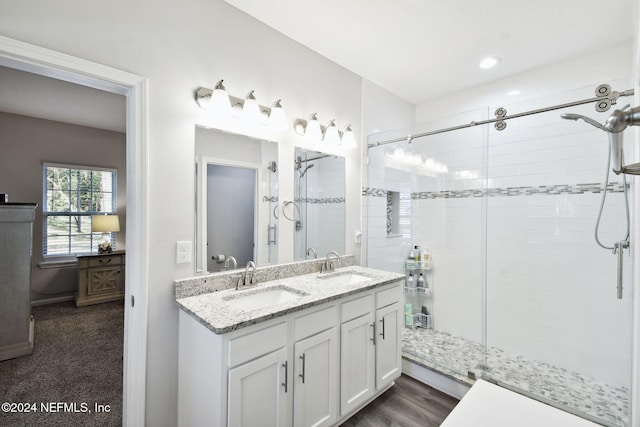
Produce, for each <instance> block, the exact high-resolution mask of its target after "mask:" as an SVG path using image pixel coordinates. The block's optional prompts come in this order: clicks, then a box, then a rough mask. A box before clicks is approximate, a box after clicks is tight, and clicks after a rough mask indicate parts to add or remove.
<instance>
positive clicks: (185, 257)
mask: <svg viewBox="0 0 640 427" xmlns="http://www.w3.org/2000/svg"><path fill="white" fill-rule="evenodd" d="M191 254H192V250H191V241H188V240H185V241H181V242H180V241H179V242H176V264H185V263H188V262H191Z"/></svg>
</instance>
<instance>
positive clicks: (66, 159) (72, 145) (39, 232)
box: [0, 113, 127, 301]
mask: <svg viewBox="0 0 640 427" xmlns="http://www.w3.org/2000/svg"><path fill="white" fill-rule="evenodd" d="M0 151H1V152H2V155H0V186H1V188H0V192H2V193H7V194H9V201H10V202H36V203H38V209H36V220H35V222H34V225H33V257H32V276H31V288H32V291H33V293H32V300H33V301H38V300H47V299H52V298H60V297H69V296H73V295H74V294H75V292H77V290H78V270H77V268H75V267H65V268H48V269H41V268H40V267H39V263H41V262H42V261H43V256H42V240H43V223H42V203H43V194H42V188H43V184H42V173H43V169H42V168H43V162H50V163H62V164H72V165H81V166H98V167H106V168H114V169H116V170H117V181H118V182H117V209H118V216H119V217H120V221H121V222H124V218H125V215H126V206H125V201H126V197H127V194H126V193H127V192H126V184H125V183H126V180H127V171H126V164H125V135H124V134H123V133H120V132H113V131H106V130H101V129H94V128H89V127H86V126H76V125H71V124H67V123H60V122H55V121H51V120H43V119H36V118H32V117H26V116H21V115H16V114H7V113H0ZM120 230H121V231H120V232H119V233H117V234H116V248H117V249H123V248H124V246H125V239H126V224H124V223H121V224H120Z"/></svg>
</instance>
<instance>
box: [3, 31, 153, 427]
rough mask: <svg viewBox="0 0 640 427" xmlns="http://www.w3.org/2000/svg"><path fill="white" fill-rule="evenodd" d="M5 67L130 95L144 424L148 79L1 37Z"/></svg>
mask: <svg viewBox="0 0 640 427" xmlns="http://www.w3.org/2000/svg"><path fill="white" fill-rule="evenodd" d="M0 65H1V66H5V67H8V68H14V69H18V70H22V71H27V72H30V73H34V74H40V75H46V76H48V77H52V78H55V79H59V80H64V81H67V82H71V83H75V84H79V85H81V86H87V87H92V88H96V89H101V90H104V91H107V92H111V93H116V94H120V95H125V96H126V98H127V100H126V109H127V111H126V121H127V138H126V153H127V183H126V187H127V215H126V224H127V225H128V228H129V229H130V230H135V233H129V234H128V235H127V242H126V247H127V258H128V259H127V269H126V278H125V280H126V283H128V284H129V286H127V288H126V291H125V320H124V335H125V340H124V355H123V364H124V365H123V370H124V375H123V394H124V396H123V418H122V423H123V425H125V426H126V425H132V426H133V425H144V420H145V413H144V408H145V379H146V342H147V289H148V273H147V254H148V243H147V241H148V225H147V221H146V219H147V216H148V215H147V212H148V202H147V200H146V194H147V192H148V185H147V182H148V170H147V126H148V125H147V114H146V111H147V80H146V79H145V78H143V77H141V76H137V75H134V74H131V73H128V72H124V71H121V70H117V69H114V68H111V67H107V66H104V65H100V64H97V63H93V62H90V61H85V60H82V59H79V58H75V57H72V56H69V55H66V54H62V53H59V52H55V51H52V50H49V49H44V48H41V47H38V46H34V45H30V44H28V43H23V42H20V41H17V40H12V39H9V38H6V37H0Z"/></svg>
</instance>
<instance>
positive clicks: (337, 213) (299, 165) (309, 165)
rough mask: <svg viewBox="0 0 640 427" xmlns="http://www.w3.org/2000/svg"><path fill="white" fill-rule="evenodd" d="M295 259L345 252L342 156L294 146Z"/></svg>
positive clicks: (343, 167)
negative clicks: (331, 252) (315, 254)
mask: <svg viewBox="0 0 640 427" xmlns="http://www.w3.org/2000/svg"><path fill="white" fill-rule="evenodd" d="M294 169H295V170H294V198H295V210H294V212H295V217H294V221H293V223H294V227H295V238H294V241H295V243H294V258H295V259H296V260H303V259H309V258H313V257H314V252H313V251H312V250H310V248H313V250H314V251H315V252H316V253H317V256H318V257H319V258H323V257H325V256H326V255H327V253H329V251H337V252H338V253H340V254H343V253H344V251H345V241H344V238H345V237H344V236H345V164H344V158H343V157H339V156H335V155H329V154H325V153H321V152H318V151H310V150H305V149H303V148H299V147H296V150H295V159H294Z"/></svg>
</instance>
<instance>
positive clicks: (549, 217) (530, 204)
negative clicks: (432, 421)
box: [484, 82, 632, 426]
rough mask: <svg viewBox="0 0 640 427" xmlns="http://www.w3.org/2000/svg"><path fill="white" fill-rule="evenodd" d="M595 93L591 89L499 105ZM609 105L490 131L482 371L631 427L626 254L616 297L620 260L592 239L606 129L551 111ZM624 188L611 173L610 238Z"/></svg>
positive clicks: (619, 230) (621, 214) (615, 233)
mask: <svg viewBox="0 0 640 427" xmlns="http://www.w3.org/2000/svg"><path fill="white" fill-rule="evenodd" d="M611 84H612V86H613V87H614V88H615V89H617V90H625V89H628V87H629V83H628V82H613V83H611ZM592 94H593V88H592V87H590V88H585V89H581V90H576V91H572V92H569V93H565V94H561V95H558V96H554V97H548V98H544V99H540V100H536V101H535V102H531V103H527V104H524V103H523V104H518V105H512V106H507V110H508V111H509V112H510V113H517V112H521V111H529V110H531V109H535V108H541V107H546V106H549V105H556V104H560V103H563V102H568V101H573V100H576V99H584V98H589V97H591V96H593V95H592ZM614 108H615V107H614ZM619 108H620V107H619ZM612 111H613V108H612V110H610V111H609V112H605V113H596V112H595V111H594V109H593V105H591V104H590V105H585V106H581V107H573V108H570V109H566V110H565V109H563V110H561V111H554V112H547V113H542V114H536V115H535V116H530V117H527V118H522V119H518V120H514V121H511V122H509V125H508V128H507V129H506V130H505V131H502V132H498V131H496V130H494V129H493V128H491V129H490V135H489V145H488V158H487V166H488V169H487V170H488V172H487V177H488V199H487V237H486V244H487V247H486V257H487V260H486V261H487V265H486V274H487V285H486V286H487V295H486V300H487V305H486V327H487V369H486V371H485V372H484V376H485V377H486V378H487V379H489V380H492V381H494V382H497V383H498V384H499V385H501V386H504V387H506V388H510V389H513V390H515V391H517V392H519V393H523V394H525V395H528V396H530V397H533V398H535V399H537V400H540V401H543V402H546V403H549V404H551V405H553V406H556V407H559V408H561V409H563V410H565V411H568V412H572V413H575V414H577V415H579V416H581V417H584V418H587V419H591V420H593V421H595V422H597V423H599V424H603V425H607V426H628V425H629V391H630V387H631V366H632V361H631V356H632V349H631V343H632V335H631V334H632V292H631V291H632V285H631V284H632V282H631V258H630V257H628V256H625V258H624V262H625V268H624V283H625V290H624V294H623V298H622V299H617V298H616V278H617V275H616V265H617V264H616V262H617V256H615V255H613V254H612V253H611V251H607V250H604V249H602V248H601V247H599V246H598V245H597V244H596V242H595V240H594V227H595V224H596V218H597V217H598V211H599V207H600V202H601V198H602V190H603V182H604V179H603V178H604V176H605V171H606V167H607V166H606V165H607V153H608V142H607V136H606V134H605V133H604V132H603V131H601V130H598V129H595V128H593V127H591V126H589V125H587V124H585V123H584V122H581V121H580V122H574V121H566V120H562V119H561V118H560V114H561V113H564V112H571V113H579V114H584V115H587V116H590V117H593V118H594V119H596V120H597V121H599V122H601V123H603V122H604V121H605V119H606V118H607V117H608V116H609V115H610V114H611V112H612ZM628 139H630V138H628ZM623 189H624V186H623V183H622V177H621V176H615V175H613V174H611V176H610V184H609V192H608V194H607V200H606V204H605V209H604V212H603V215H602V221H601V224H600V236H601V239H602V240H603V241H606V242H609V243H612V242H614V241H618V240H621V239H623V237H624V234H625V226H626V219H625V202H624V192H623Z"/></svg>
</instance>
